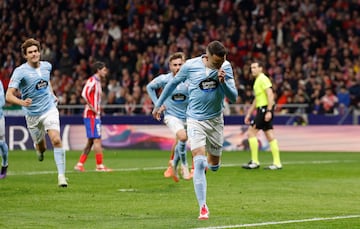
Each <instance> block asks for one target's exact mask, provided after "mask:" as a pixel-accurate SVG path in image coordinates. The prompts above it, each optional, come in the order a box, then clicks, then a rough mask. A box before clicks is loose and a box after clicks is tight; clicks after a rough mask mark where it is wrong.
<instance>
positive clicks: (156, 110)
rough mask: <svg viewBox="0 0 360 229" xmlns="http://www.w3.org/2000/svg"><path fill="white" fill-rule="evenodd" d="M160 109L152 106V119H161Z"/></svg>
mask: <svg viewBox="0 0 360 229" xmlns="http://www.w3.org/2000/svg"><path fill="white" fill-rule="evenodd" d="M161 113H162V112H161V111H160V108H158V107H154V109H153V111H152V116H153V117H154V119H156V120H158V121H160V120H161Z"/></svg>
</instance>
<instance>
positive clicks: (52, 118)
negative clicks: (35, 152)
mask: <svg viewBox="0 0 360 229" xmlns="http://www.w3.org/2000/svg"><path fill="white" fill-rule="evenodd" d="M25 119H26V125H27V127H28V129H29V132H30V135H31V138H32V140H33V142H34V143H36V144H37V143H39V142H40V141H41V140H43V139H44V137H45V134H46V132H47V131H48V130H57V131H59V132H60V119H59V111H58V109H57V108H53V109H51V110H49V111H47V112H46V113H44V114H42V115H36V116H25Z"/></svg>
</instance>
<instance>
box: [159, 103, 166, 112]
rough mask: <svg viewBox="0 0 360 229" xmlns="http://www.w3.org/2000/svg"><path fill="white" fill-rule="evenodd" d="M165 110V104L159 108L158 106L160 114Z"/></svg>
mask: <svg viewBox="0 0 360 229" xmlns="http://www.w3.org/2000/svg"><path fill="white" fill-rule="evenodd" d="M165 110H166V106H165V105H162V106H161V107H160V108H159V111H158V112H160V114H162V113H163V112H164V111H165Z"/></svg>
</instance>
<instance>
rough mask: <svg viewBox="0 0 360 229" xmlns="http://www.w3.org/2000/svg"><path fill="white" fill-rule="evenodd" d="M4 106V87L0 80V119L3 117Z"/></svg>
mask: <svg viewBox="0 0 360 229" xmlns="http://www.w3.org/2000/svg"><path fill="white" fill-rule="evenodd" d="M4 106H5V93H4V86H3V84H2V82H1V80H0V118H2V117H3V116H4V112H3V107H4Z"/></svg>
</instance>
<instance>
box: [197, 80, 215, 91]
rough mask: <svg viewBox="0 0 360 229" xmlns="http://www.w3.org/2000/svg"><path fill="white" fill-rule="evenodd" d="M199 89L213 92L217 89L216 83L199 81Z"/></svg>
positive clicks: (213, 81)
mask: <svg viewBox="0 0 360 229" xmlns="http://www.w3.org/2000/svg"><path fill="white" fill-rule="evenodd" d="M199 87H200V89H201V90H203V91H206V92H208V91H214V90H215V89H216V88H217V87H218V82H217V81H216V80H214V79H206V80H204V81H201V82H200V84H199Z"/></svg>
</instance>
